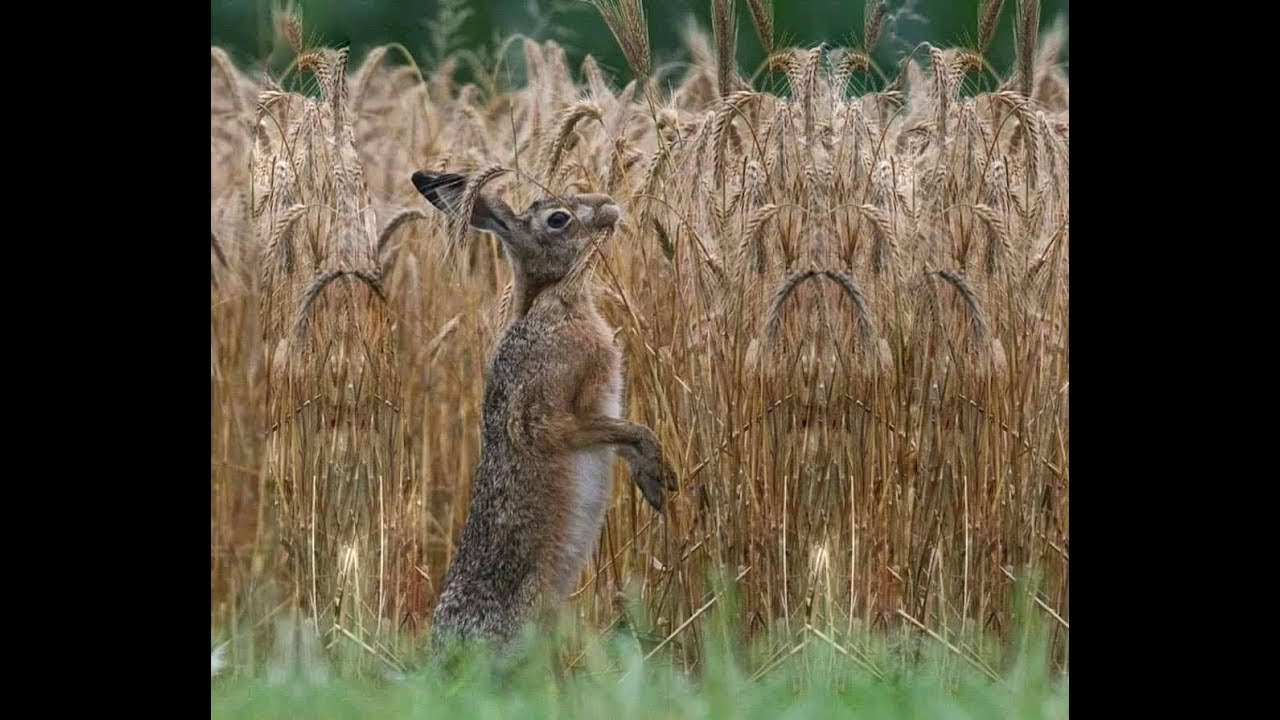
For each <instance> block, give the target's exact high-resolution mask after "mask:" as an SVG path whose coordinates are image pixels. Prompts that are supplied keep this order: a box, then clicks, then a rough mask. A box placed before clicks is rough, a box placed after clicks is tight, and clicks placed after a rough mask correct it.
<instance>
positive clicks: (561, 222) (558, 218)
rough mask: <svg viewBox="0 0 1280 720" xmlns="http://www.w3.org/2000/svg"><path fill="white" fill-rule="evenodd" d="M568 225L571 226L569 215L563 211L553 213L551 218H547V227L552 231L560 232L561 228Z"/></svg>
mask: <svg viewBox="0 0 1280 720" xmlns="http://www.w3.org/2000/svg"><path fill="white" fill-rule="evenodd" d="M568 224H569V213H567V212H565V211H563V210H557V211H555V212H553V213H551V216H550V217H548V218H547V226H548V227H550V228H551V229H552V230H559V229H560V228H562V227H564V226H565V225H568Z"/></svg>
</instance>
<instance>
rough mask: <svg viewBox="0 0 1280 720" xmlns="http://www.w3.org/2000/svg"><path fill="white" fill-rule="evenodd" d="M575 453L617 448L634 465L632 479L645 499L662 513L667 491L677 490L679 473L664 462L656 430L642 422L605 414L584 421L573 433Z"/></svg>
mask: <svg viewBox="0 0 1280 720" xmlns="http://www.w3.org/2000/svg"><path fill="white" fill-rule="evenodd" d="M569 445H570V447H572V448H574V449H575V450H581V449H586V448H589V447H592V446H597V445H613V446H615V447H616V448H617V449H618V455H620V456H621V457H622V459H624V460H626V461H627V464H628V465H630V466H631V477H632V478H633V479H634V480H635V482H636V485H638V486H639V487H640V492H641V493H643V494H644V499H645V500H648V501H649V504H650V505H652V506H653V507H654V509H655V510H657V511H658V512H662V508H663V505H665V497H664V496H663V489H664V488H665V489H667V490H675V489H676V474H675V471H674V470H672V469H671V465H669V464H668V463H667V462H666V461H665V460H663V459H662V447H661V446H660V445H659V444H658V437H657V436H656V435H654V434H653V431H652V430H650V429H649V428H647V427H645V426H644V425H640V424H639V423H633V422H630V421H628V420H623V419H621V418H612V417H608V416H605V415H592V416H589V417H586V418H580V419H579V421H578V422H577V423H575V424H574V426H573V428H572V429H571V430H570V432H569Z"/></svg>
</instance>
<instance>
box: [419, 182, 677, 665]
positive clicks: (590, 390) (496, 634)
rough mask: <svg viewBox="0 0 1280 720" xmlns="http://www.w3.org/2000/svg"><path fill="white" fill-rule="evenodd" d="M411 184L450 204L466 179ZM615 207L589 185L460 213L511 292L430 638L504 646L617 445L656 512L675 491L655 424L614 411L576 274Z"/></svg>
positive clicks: (606, 358)
mask: <svg viewBox="0 0 1280 720" xmlns="http://www.w3.org/2000/svg"><path fill="white" fill-rule="evenodd" d="M413 184H414V186H415V187H416V188H417V189H418V191H419V192H420V193H421V194H422V195H423V196H424V197H425V198H426V199H427V200H429V201H430V202H431V204H432V205H434V206H435V207H436V208H438V209H439V210H441V211H443V212H444V213H446V214H448V215H450V216H453V215H455V214H456V213H457V212H459V211H460V208H461V205H462V202H461V201H462V198H463V194H464V192H465V190H466V185H467V178H466V177H464V176H462V175H457V174H452V173H428V172H416V173H414V174H413ZM620 216H621V210H620V209H619V207H618V206H617V205H616V204H615V203H614V202H613V200H612V199H611V198H610V197H609V196H607V195H600V194H588V195H570V196H566V197H554V198H548V199H543V200H539V201H537V202H534V203H533V204H532V205H530V206H529V207H528V208H527V209H526V210H525V211H524V212H522V213H520V214H516V213H515V212H514V211H513V210H512V209H511V207H510V206H508V205H507V204H506V202H504V201H503V200H501V199H499V198H498V197H496V196H495V195H493V194H491V193H488V192H481V193H480V195H479V196H478V198H477V200H476V202H475V207H474V211H473V212H472V214H471V217H470V219H469V222H470V225H471V226H472V227H474V228H476V229H479V230H484V231H488V232H491V233H494V234H495V235H497V236H498V238H500V239H501V241H502V244H503V247H504V248H505V251H506V255H507V258H508V260H509V261H510V263H511V267H512V275H513V283H512V296H511V306H510V314H509V318H510V319H509V321H508V324H507V326H506V328H505V329H504V330H503V334H502V337H501V338H500V340H499V341H498V343H497V345H496V347H495V348H494V350H493V353H492V356H491V358H490V361H489V366H488V369H487V372H486V377H485V389H484V410H483V423H482V429H481V452H480V459H479V462H478V463H477V464H476V468H475V478H474V480H473V481H472V485H471V488H472V490H471V507H470V509H469V511H468V514H467V520H466V524H465V525H464V526H463V530H462V537H461V538H460V540H459V544H458V549H457V553H456V555H455V557H454V559H453V563H452V565H451V566H450V567H449V569H448V571H447V572H446V574H445V578H444V583H443V586H442V589H441V593H440V599H439V603H438V604H437V606H436V610H435V616H434V623H433V624H434V629H433V637H432V645H433V646H434V647H436V648H437V649H438V648H440V647H441V644H442V643H444V642H445V641H446V639H448V640H449V641H450V642H456V641H458V640H477V639H478V640H483V641H486V642H490V643H493V644H494V645H496V646H498V647H505V646H508V645H509V644H510V643H511V641H512V640H514V639H515V637H516V635H517V634H518V633H519V632H520V631H521V629H522V627H523V626H524V624H525V623H526V622H527V621H530V620H532V619H533V617H532V616H533V615H534V614H535V608H537V607H538V606H539V605H540V604H541V603H544V602H550V603H557V602H560V601H563V600H564V598H565V597H566V596H567V595H568V593H569V592H570V591H572V590H573V584H574V582H575V581H576V580H577V578H578V576H579V575H580V574H581V573H582V570H583V568H584V567H585V565H586V563H587V561H588V560H589V559H590V557H591V555H592V553H593V552H594V551H595V546H596V542H597V540H598V538H599V535H600V530H601V526H602V525H603V523H604V515H605V510H606V507H607V505H608V502H609V500H610V497H611V494H612V473H611V471H612V464H613V459H614V453H615V450H616V451H617V453H618V455H620V456H621V457H622V458H623V459H625V460H626V461H627V462H628V464H629V465H630V468H631V475H632V477H633V479H634V480H635V482H636V484H637V485H638V486H639V488H640V491H641V492H642V493H643V495H644V497H645V499H646V500H647V501H648V502H649V504H650V505H652V506H653V507H654V509H655V510H657V511H658V512H662V510H663V507H664V505H665V496H664V490H675V489H676V485H675V473H674V472H673V471H672V469H671V467H670V465H669V464H668V463H667V462H665V461H664V460H663V457H662V449H661V447H660V446H659V444H658V440H657V437H656V436H655V435H654V433H653V431H652V430H650V429H649V428H648V427H645V426H644V425H640V424H637V423H633V422H629V421H627V420H624V419H622V418H621V398H622V356H621V352H620V351H619V349H618V348H617V347H616V346H615V345H614V343H613V336H614V333H613V331H612V330H611V329H610V328H609V327H608V325H607V324H606V323H605V321H604V318H603V317H601V315H600V313H599V311H598V310H597V308H596V305H595V300H594V297H593V296H592V293H591V291H590V289H589V283H584V282H581V280H582V278H581V277H579V275H580V274H581V272H580V271H581V268H582V267H583V265H582V261H583V260H584V259H585V254H586V253H588V252H592V251H593V248H592V236H593V234H594V233H597V232H601V231H606V230H612V229H613V227H614V225H615V224H616V223H617V221H618V219H619V218H620ZM571 271H572V272H571Z"/></svg>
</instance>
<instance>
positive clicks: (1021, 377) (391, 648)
mask: <svg viewBox="0 0 1280 720" xmlns="http://www.w3.org/2000/svg"><path fill="white" fill-rule="evenodd" d="M719 4H720V3H717V5H719ZM1002 4H1003V3H1000V2H993V3H987V6H988V7H989V6H992V5H994V6H996V10H995V12H999V11H1000V7H999V6H1000V5H1002ZM598 5H600V6H601V8H602V10H603V11H604V14H605V16H606V19H608V20H609V21H610V27H611V29H613V30H614V32H615V35H616V36H617V37H618V41H619V43H620V44H621V46H622V48H623V50H624V51H625V52H626V56H627V59H628V62H629V64H630V65H631V70H632V71H633V72H634V75H635V76H636V77H637V78H638V80H635V81H631V82H629V83H627V84H625V85H621V84H620V83H615V82H613V81H612V80H611V78H609V77H606V76H605V74H604V73H603V72H602V71H601V69H600V67H599V66H598V65H597V64H596V62H595V61H594V60H593V59H591V58H590V57H588V58H587V59H586V61H585V62H583V63H582V64H581V66H580V67H570V66H569V65H568V64H567V60H566V53H565V51H564V49H563V48H561V47H560V46H558V45H556V44H555V43H554V42H550V41H548V42H544V43H538V42H535V41H532V40H528V39H518V38H513V39H512V40H511V42H512V46H511V48H512V52H511V53H510V54H511V55H512V56H516V55H519V56H521V59H522V63H521V64H522V65H523V67H524V72H523V77H520V78H518V79H517V81H515V82H513V83H511V84H510V85H509V86H507V85H504V84H502V83H495V82H477V83H472V84H460V83H458V82H457V81H456V80H455V79H454V78H455V73H456V71H457V64H456V62H454V61H450V62H446V63H444V64H442V65H441V66H439V67H433V68H427V67H419V66H417V65H416V64H415V63H414V62H413V61H412V59H411V58H409V57H408V54H407V53H405V52H404V51H403V49H402V48H400V47H398V46H385V47H380V48H377V49H375V50H373V51H372V52H370V53H368V55H367V56H366V57H364V58H360V59H359V61H358V62H357V61H356V60H355V59H353V58H349V57H348V56H347V53H346V51H345V50H339V49H333V48H326V47H313V46H309V45H308V44H307V43H306V41H305V40H304V38H305V36H306V33H305V32H304V30H303V27H302V24H301V23H300V22H299V21H298V19H297V18H295V17H290V16H285V17H283V18H282V20H281V23H280V27H281V34H282V37H283V38H284V39H285V40H286V41H287V42H288V43H289V45H290V47H291V49H292V52H293V53H294V58H295V59H294V62H293V63H291V65H290V67H289V69H288V71H287V72H286V73H284V74H283V75H280V76H276V77H266V76H256V75H253V74H251V73H247V72H245V71H244V70H242V69H240V68H237V67H235V66H234V65H233V64H232V62H231V61H230V59H229V57H228V55H227V54H226V52H224V51H223V50H222V49H220V48H216V47H215V48H211V64H210V72H211V109H210V125H211V192H210V224H211V250H210V266H211V278H210V412H211V435H210V454H211V461H210V539H211V543H210V545H211V548H210V550H211V552H210V556H211V557H210V611H211V618H210V620H211V626H212V628H213V633H214V635H215V637H217V638H220V639H223V640H226V639H230V640H232V643H231V646H230V653H231V654H230V658H231V662H232V663H233V665H234V664H236V663H243V662H248V661H249V660H250V659H251V658H252V657H253V656H255V655H261V654H262V653H264V652H266V650H265V649H264V647H263V645H264V643H266V641H265V640H262V637H263V636H264V633H265V632H266V631H268V630H269V629H270V628H271V627H272V626H273V624H274V623H276V622H277V621H278V620H279V619H280V618H285V617H292V618H298V619H301V622H302V624H303V626H304V627H305V628H308V629H309V632H312V634H313V635H314V634H318V636H317V642H318V643H319V644H320V645H321V646H323V647H334V646H349V647H351V648H354V649H355V658H356V659H355V660H354V662H357V663H359V662H368V663H369V664H371V665H377V664H379V663H399V662H402V661H403V660H404V657H403V653H404V652H405V650H404V648H405V647H407V646H413V645H414V644H415V643H418V642H419V641H421V640H423V639H425V635H426V633H428V632H429V631H430V628H429V618H430V613H431V610H432V608H433V607H434V604H435V600H436V594H437V592H438V590H439V586H440V581H441V578H442V576H443V574H444V571H445V569H446V567H447V563H448V562H449V560H450V558H451V556H452V553H453V551H454V543H455V541H456V539H457V537H458V535H459V533H460V531H461V528H462V524H463V522H464V520H465V517H466V512H467V508H468V496H469V484H470V480H471V475H472V472H473V468H474V465H475V463H476V461H477V459H478V457H479V428H480V414H479V413H480V400H481V395H482V392H483V384H484V374H485V366H486V361H487V356H488V353H489V351H490V349H491V348H492V347H493V345H494V343H495V341H496V340H497V338H498V336H499V333H500V332H501V328H502V322H503V312H504V307H505V305H504V291H505V290H506V289H507V283H508V280H509V277H510V273H509V268H508V266H507V264H506V261H505V258H504V257H503V255H502V250H501V247H500V245H499V243H498V241H497V239H496V238H494V237H493V236H491V235H487V234H483V233H479V232H476V231H474V230H469V229H465V228H460V227H451V226H450V224H449V223H448V222H447V220H446V219H445V218H444V217H443V216H442V215H440V214H439V213H437V212H436V211H435V210H434V208H432V207H430V205H428V204H427V203H426V202H425V201H424V200H423V198H422V197H421V196H420V195H419V194H418V193H417V191H416V190H415V189H414V187H413V185H412V183H411V182H410V180H409V178H410V175H411V174H412V173H413V172H414V171H415V170H420V169H428V170H437V171H444V170H447V171H452V172H463V173H468V174H472V175H475V174H478V173H482V172H486V171H489V170H493V171H494V172H495V173H496V169H495V168H502V169H506V170H508V171H509V172H507V173H505V174H503V175H502V176H501V177H498V178H497V179H494V180H493V181H492V182H490V184H489V186H488V187H489V189H492V190H495V191H498V192H499V193H501V194H502V195H503V197H504V198H505V199H506V200H507V201H508V202H509V203H510V204H511V205H512V206H513V207H516V208H517V209H520V208H522V207H523V206H524V205H525V204H527V203H528V202H530V201H532V200H534V199H537V198H539V197H543V196H545V195H547V194H556V193H562V192H606V193H609V194H610V195H612V196H613V197H614V198H615V199H616V200H617V201H618V202H619V203H620V204H621V205H622V207H623V209H624V212H625V217H624V220H623V222H622V224H621V227H620V228H619V229H618V231H617V232H616V233H614V234H613V236H612V237H610V238H609V239H608V241H607V243H605V244H604V245H603V246H602V247H601V248H600V252H601V256H600V258H599V262H598V265H597V270H596V273H595V279H594V282H595V285H596V294H597V297H598V301H599V304H600V306H601V308H602V311H603V313H604V314H605V316H606V317H607V318H608V319H609V321H610V323H611V324H612V325H613V326H614V327H616V328H617V335H616V342H617V343H618V344H619V345H620V346H621V347H622V348H623V351H624V356H625V359H626V397H625V401H624V414H625V416H626V417H628V418H631V419H633V420H635V421H637V422H641V423H644V424H646V425H648V426H650V427H651V428H653V430H654V432H655V433H657V435H658V438H659V440H660V441H661V443H662V445H663V448H664V451H665V452H666V454H667V457H669V458H670V460H671V462H672V464H673V466H674V467H675V469H676V471H677V473H678V475H679V482H680V490H679V491H678V492H677V493H676V494H675V495H674V496H673V497H672V498H671V501H670V503H669V507H668V510H667V513H666V514H665V515H664V516H662V517H659V516H657V515H656V514H655V513H654V512H653V511H652V509H651V508H649V506H648V505H647V504H646V503H645V502H644V500H643V498H642V497H641V496H640V494H639V492H638V491H637V490H636V488H634V486H633V485H632V483H631V481H630V477H629V475H628V472H627V469H626V466H625V464H623V463H619V464H618V465H617V466H616V467H615V495H614V497H613V500H612V504H611V506H610V509H609V512H608V518H607V522H606V526H605V528H604V531H603V534H602V536H601V539H600V544H599V549H598V551H597V553H596V555H595V558H594V560H593V562H592V563H591V564H590V565H589V567H588V569H587V571H586V572H585V573H584V575H583V577H582V578H581V579H580V583H579V588H578V590H577V591H576V592H575V593H574V595H573V598H572V600H571V602H572V609H573V611H574V612H575V613H576V615H577V617H578V618H579V619H580V621H581V623H582V624H583V626H584V627H588V628H595V629H598V630H605V629H608V628H610V627H614V626H617V625H619V624H624V623H625V624H627V625H628V626H630V627H633V628H635V629H636V630H637V632H639V633H640V634H641V635H642V636H644V637H646V638H648V642H649V643H650V645H651V646H652V647H657V646H658V645H659V644H660V643H661V644H662V646H663V647H664V648H665V649H666V650H668V651H669V652H670V653H671V654H672V656H673V657H675V658H676V659H677V660H678V661H680V662H683V663H685V664H688V665H694V664H696V663H697V661H698V657H697V656H698V648H699V644H700V636H701V634H702V633H704V632H705V628H704V625H703V622H702V621H703V618H704V615H705V613H706V610H707V607H708V606H709V604H710V603H711V602H712V601H714V600H715V598H716V595H715V590H714V587H713V585H712V584H711V583H710V581H709V577H710V575H711V573H712V571H713V570H716V569H718V568H728V569H729V572H730V573H731V575H732V576H733V577H734V578H736V579H737V580H738V584H739V587H740V600H739V606H740V615H739V618H740V623H741V630H742V632H743V633H744V634H745V635H748V636H768V637H771V638H777V639H778V640H777V642H778V643H780V644H779V645H778V652H780V653H781V652H784V651H785V648H786V647H787V643H797V642H800V641H801V640H800V638H802V637H803V636H805V635H807V634H810V633H814V632H818V633H821V635H822V637H823V638H824V639H829V640H831V641H832V642H835V643H839V642H841V639H842V638H847V637H850V636H851V635H852V634H853V633H854V632H855V631H857V630H858V629H870V630H879V629H883V630H890V629H895V630H896V629H900V628H911V629H913V630H916V631H919V632H921V633H924V634H925V635H927V636H928V637H930V638H933V639H934V640H936V641H937V642H938V643H941V644H942V645H944V646H946V647H949V648H950V649H951V650H953V651H954V652H955V653H957V654H960V655H977V654H978V651H977V648H975V647H974V646H973V643H975V642H977V641H976V640H974V639H973V638H975V637H977V636H978V635H980V634H991V635H994V636H997V637H998V636H1000V635H1001V634H1003V633H1006V632H1008V629H1009V626H1010V617H1011V612H1012V610H1013V606H1014V604H1015V603H1016V602H1017V598H1016V597H1015V592H1014V587H1015V580H1020V579H1024V578H1029V577H1032V576H1034V577H1035V579H1036V582H1037V584H1036V585H1035V586H1034V590H1033V591H1032V592H1033V597H1032V600H1033V601H1034V607H1035V608H1036V612H1039V613H1041V614H1042V616H1043V618H1044V619H1045V620H1046V621H1047V623H1048V627H1049V628H1050V630H1051V647H1052V653H1053V658H1054V661H1055V664H1057V665H1058V666H1059V667H1062V668H1065V667H1066V666H1067V664H1068V660H1069V651H1068V646H1069V627H1070V626H1069V621H1070V602H1069V590H1070V583H1069V577H1070V566H1069V538H1070V532H1069V531H1070V523H1069V500H1070V484H1069V448H1070V443H1069V440H1070V433H1069V414H1068V408H1069V402H1068V400H1069V385H1070V382H1069V379H1070V372H1069V342H1068V340H1069V335H1068V320H1069V312H1068V311H1069V292H1068V288H1069V257H1070V253H1069V240H1070V232H1069V217H1070V203H1069V181H1068V176H1069V127H1070V124H1069V103H1068V96H1069V92H1068V90H1069V83H1068V80H1067V77H1066V75H1065V74H1064V72H1063V70H1062V68H1061V67H1060V64H1059V55H1060V52H1061V50H1062V44H1063V38H1064V35H1063V31H1062V29H1060V28H1055V29H1053V30H1051V31H1048V32H1040V31H1039V28H1038V26H1037V21H1038V18H1036V17H1031V18H1027V17H1026V15H1027V14H1028V12H1029V11H1028V7H1030V6H1034V5H1035V4H1034V3H1027V2H1019V3H1010V5H1017V6H1018V7H1016V8H1014V9H1013V10H1011V12H1012V11H1014V10H1016V11H1017V12H1018V22H1019V23H1020V25H1019V38H1018V66H1017V67H1016V68H1014V69H1013V70H1012V71H1011V72H1010V73H1008V74H1007V76H1001V75H998V74H997V73H995V71H994V70H993V69H992V68H991V67H990V66H989V65H988V64H987V63H986V62H985V61H984V59H983V57H982V50H983V47H982V46H981V45H980V46H979V47H977V48H939V47H934V46H931V45H924V46H921V47H919V48H917V49H916V52H914V53H912V55H911V56H910V57H909V58H908V59H907V60H906V61H904V62H903V64H902V66H901V67H900V68H887V69H883V70H882V69H881V68H879V67H877V66H875V64H874V63H873V62H872V61H871V59H870V51H871V49H872V48H874V47H875V45H876V43H877V37H876V35H877V33H878V32H879V28H878V27H876V22H877V21H876V19H875V17H874V15H875V13H869V17H868V22H867V27H866V28H865V29H864V32H862V33H860V34H861V35H862V38H861V39H862V46H860V47H838V48H831V47H821V48H777V49H773V52H772V56H771V57H772V59H771V64H770V67H769V68H768V69H769V70H771V71H772V72H773V73H774V74H775V75H776V76H777V77H779V78H782V79H783V80H784V82H783V83H782V84H781V86H780V87H777V88H773V89H769V90H765V89H762V88H763V85H764V84H763V83H761V82H759V80H758V78H755V82H753V78H747V77H743V76H742V75H740V74H739V72H738V70H737V68H736V67H735V64H734V63H733V58H732V47H731V45H730V44H729V43H727V42H725V41H724V36H725V34H726V32H727V31H726V29H725V22H724V21H723V20H722V21H720V22H718V24H717V27H716V28H714V29H713V33H712V35H711V36H710V37H708V38H705V39H699V38H696V37H695V38H694V41H693V42H692V43H691V46H690V48H689V55H690V57H691V62H690V64H689V65H687V66H684V67H682V69H680V70H679V71H678V73H677V74H675V75H671V74H670V72H668V73H667V76H666V77H663V78H661V79H659V78H658V73H657V71H656V70H655V69H654V68H652V67H651V64H652V63H651V60H650V58H649V56H648V47H647V40H646V38H645V36H644V32H643V27H644V24H643V18H642V17H640V18H639V20H637V15H636V10H637V8H638V7H639V6H638V4H637V3H633V2H630V1H629V0H621V1H620V2H619V1H616V0H615V1H612V2H610V1H607V0H606V1H602V2H600V3H598ZM725 5H728V4H727V3H726V4H725ZM750 7H751V10H752V13H751V17H750V18H747V19H745V20H744V23H745V22H747V21H750V23H751V27H754V28H755V30H756V32H757V34H758V35H759V37H760V40H761V42H762V43H765V44H766V46H771V44H772V42H773V38H772V35H773V29H772V28H771V27H770V26H769V25H770V23H769V13H768V8H767V7H766V6H765V4H763V3H760V2H755V1H753V2H751V3H750ZM757 11H758V16H757ZM724 12H725V13H728V12H731V8H730V9H729V10H724ZM982 20H983V18H980V22H981V21H982ZM992 22H994V20H992ZM978 29H979V31H980V32H979V33H978V36H979V38H980V39H981V38H982V35H983V33H982V26H981V25H979V28H978ZM986 34H987V36H988V38H989V35H990V30H989V29H988V30H986ZM985 42H986V41H985V40H983V41H982V43H985ZM725 48H729V50H728V51H727V52H726V50H725ZM771 49H772V48H771ZM495 77H496V76H495ZM868 88H870V89H868ZM628 597H632V598H636V599H637V602H638V603H639V605H640V606H641V607H642V609H643V613H642V614H637V613H635V612H633V611H632V609H631V608H632V607H633V604H629V603H628V602H624V598H628ZM641 615H642V616H641ZM406 643H407V645H406ZM361 658H363V660H361Z"/></svg>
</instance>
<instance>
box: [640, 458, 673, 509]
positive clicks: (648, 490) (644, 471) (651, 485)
mask: <svg viewBox="0 0 1280 720" xmlns="http://www.w3.org/2000/svg"><path fill="white" fill-rule="evenodd" d="M637 465H638V467H633V468H632V472H633V473H634V474H635V479H636V485H639V486H640V492H641V493H643V494H644V499H645V500H648V501H649V504H650V505H652V506H653V509H654V510H657V511H658V512H662V509H663V507H664V506H665V505H666V502H667V499H666V495H665V491H666V490H675V489H676V487H677V486H676V472H675V470H672V469H671V465H669V464H668V463H667V462H666V461H665V460H661V459H658V458H650V459H648V460H647V461H646V462H642V463H637Z"/></svg>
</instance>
